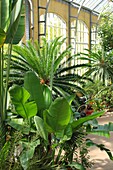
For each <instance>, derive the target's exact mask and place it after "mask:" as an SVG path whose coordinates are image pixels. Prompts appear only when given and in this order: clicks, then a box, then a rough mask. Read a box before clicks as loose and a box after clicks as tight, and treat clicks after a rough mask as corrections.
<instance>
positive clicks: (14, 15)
mask: <svg viewBox="0 0 113 170" xmlns="http://www.w3.org/2000/svg"><path fill="white" fill-rule="evenodd" d="M1 4H2V6H1V12H0V13H1V26H0V27H1V28H2V29H3V30H4V31H5V32H6V33H7V36H6V41H5V43H11V41H12V40H13V43H18V42H19V41H20V39H21V38H22V37H23V34H24V29H23V28H24V25H23V24H22V25H23V26H22V27H21V29H20V28H19V32H18V33H17V29H18V23H19V20H20V17H21V9H22V5H23V0H16V1H15V2H11V1H10V0H1ZM4 9H6V10H4ZM22 20H23V21H24V19H23V17H22ZM22 20H21V21H22ZM22 23H23V22H22ZM19 27H20V26H19ZM15 33H17V34H16V36H15ZM19 34H20V35H21V36H20V38H19V36H18V35H19ZM17 37H18V38H17ZM17 39H18V40H19V41H17Z"/></svg>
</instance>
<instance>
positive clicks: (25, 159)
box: [20, 140, 40, 170]
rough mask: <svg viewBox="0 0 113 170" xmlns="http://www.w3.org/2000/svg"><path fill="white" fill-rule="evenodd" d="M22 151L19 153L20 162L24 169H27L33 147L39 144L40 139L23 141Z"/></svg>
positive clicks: (32, 153) (33, 150)
mask: <svg viewBox="0 0 113 170" xmlns="http://www.w3.org/2000/svg"><path fill="white" fill-rule="evenodd" d="M22 145H23V151H22V152H21V155H20V162H21V165H22V167H23V169H24V170H27V168H28V166H29V163H30V159H32V157H33V155H34V152H35V148H36V147H37V146H38V145H40V140H36V141H31V142H23V143H22Z"/></svg>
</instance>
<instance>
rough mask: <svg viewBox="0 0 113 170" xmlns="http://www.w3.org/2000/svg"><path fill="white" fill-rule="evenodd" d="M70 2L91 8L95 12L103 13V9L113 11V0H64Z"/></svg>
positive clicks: (80, 6)
mask: <svg viewBox="0 0 113 170" xmlns="http://www.w3.org/2000/svg"><path fill="white" fill-rule="evenodd" d="M64 1H68V2H70V3H71V4H72V5H73V6H75V7H77V8H84V9H87V10H91V11H92V12H94V13H97V14H99V13H101V12H103V11H107V10H109V11H111V12H112V11H113V2H112V0H64Z"/></svg>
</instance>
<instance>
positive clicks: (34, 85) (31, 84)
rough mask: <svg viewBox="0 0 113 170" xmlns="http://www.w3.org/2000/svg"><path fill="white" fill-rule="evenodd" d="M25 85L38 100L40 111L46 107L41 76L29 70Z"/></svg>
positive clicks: (33, 97)
mask: <svg viewBox="0 0 113 170" xmlns="http://www.w3.org/2000/svg"><path fill="white" fill-rule="evenodd" d="M24 87H25V88H26V89H27V90H28V92H29V93H30V95H31V97H32V99H33V100H34V101H35V102H36V104H37V107H38V109H39V111H41V110H43V109H45V105H44V97H43V88H42V86H41V84H40V80H39V78H38V77H37V76H36V74H35V73H34V72H31V71H30V72H27V73H26V75H25V78H24Z"/></svg>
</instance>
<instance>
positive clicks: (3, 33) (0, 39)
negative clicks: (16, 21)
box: [0, 28, 6, 48]
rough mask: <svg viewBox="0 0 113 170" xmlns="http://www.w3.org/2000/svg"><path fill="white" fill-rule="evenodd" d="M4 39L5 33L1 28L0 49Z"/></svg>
mask: <svg viewBox="0 0 113 170" xmlns="http://www.w3.org/2000/svg"><path fill="white" fill-rule="evenodd" d="M5 39H6V33H5V31H4V30H3V29H2V28H0V48H1V47H2V46H3V44H4V41H5Z"/></svg>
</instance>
